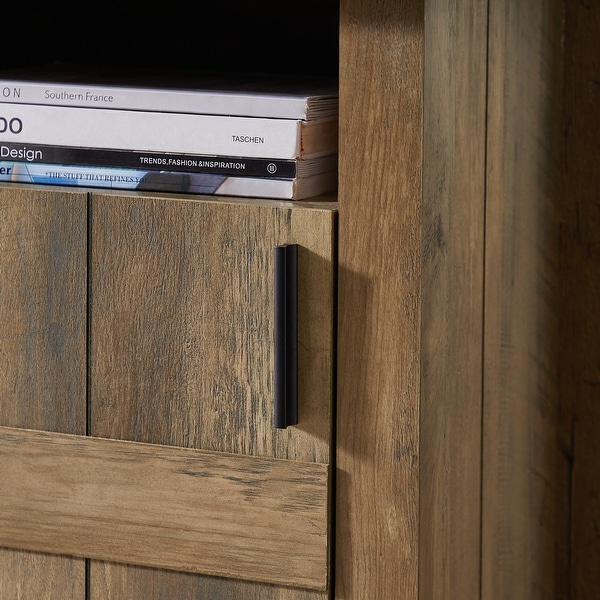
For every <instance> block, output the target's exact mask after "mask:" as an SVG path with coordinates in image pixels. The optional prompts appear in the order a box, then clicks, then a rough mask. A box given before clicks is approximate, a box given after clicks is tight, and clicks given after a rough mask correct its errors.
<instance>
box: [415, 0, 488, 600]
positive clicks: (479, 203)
mask: <svg viewBox="0 0 600 600" xmlns="http://www.w3.org/2000/svg"><path fill="white" fill-rule="evenodd" d="M425 14H426V19H425V32H424V35H425V48H424V64H423V78H424V91H423V106H424V108H423V112H424V114H423V283H422V310H423V316H422V355H421V360H422V376H421V377H422V378H421V411H420V488H419V491H420V504H419V506H420V511H419V512H420V515H419V522H420V528H419V545H420V551H419V566H418V571H419V598H423V599H436V598H457V599H463V598H464V599H466V598H478V597H479V591H480V584H481V577H480V560H481V418H482V386H483V381H482V363H483V356H482V342H481V340H482V336H483V280H484V273H483V259H484V239H485V236H484V210H485V134H486V70H487V60H486V59H487V49H486V47H487V4H486V3H482V2H478V1H474V2H464V1H462V0H461V1H460V2H458V1H457V2H445V1H439V0H430V1H428V2H426V3H425Z"/></svg>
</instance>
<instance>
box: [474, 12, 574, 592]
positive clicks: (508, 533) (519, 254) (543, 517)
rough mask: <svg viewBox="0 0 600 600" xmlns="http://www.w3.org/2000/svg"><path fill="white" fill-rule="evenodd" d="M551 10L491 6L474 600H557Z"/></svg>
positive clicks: (555, 47)
mask: <svg viewBox="0 0 600 600" xmlns="http://www.w3.org/2000/svg"><path fill="white" fill-rule="evenodd" d="M563 8H564V5H563V3H562V2H560V1H555V0H540V1H537V2H523V3H521V2H516V1H514V0H507V1H505V2H497V3H491V4H490V20H489V26H490V33H489V59H488V61H489V92H488V115H489V119H488V144H487V159H486V162H487V169H486V172H487V180H486V251H485V257H486V272H485V313H484V314H485V322H484V331H485V335H484V349H483V350H484V357H485V361H484V400H483V401H484V406H483V465H482V466H483V471H482V473H483V497H482V523H483V528H482V598H483V599H485V600H488V599H489V600H505V599H506V600H508V599H511V600H513V599H514V598H531V597H535V598H539V599H542V598H544V599H546V598H548V599H550V598H555V593H556V560H557V544H556V542H557V538H556V535H557V498H558V487H557V485H558V482H557V466H558V451H557V432H558V363H557V356H558V345H559V343H560V341H559V339H558V293H559V288H558V275H559V273H558V233H559V230H558V225H559V222H558V208H559V200H560V194H561V185H562V181H561V163H560V159H561V154H560V143H561V136H562V124H561V105H560V102H561V93H562V74H563V67H562V45H561V40H562V26H563V21H562V10H563Z"/></svg>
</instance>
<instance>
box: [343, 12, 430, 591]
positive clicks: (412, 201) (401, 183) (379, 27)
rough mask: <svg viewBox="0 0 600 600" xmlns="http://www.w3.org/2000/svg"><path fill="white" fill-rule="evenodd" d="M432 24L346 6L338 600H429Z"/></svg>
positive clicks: (412, 15) (418, 16)
mask: <svg viewBox="0 0 600 600" xmlns="http://www.w3.org/2000/svg"><path fill="white" fill-rule="evenodd" d="M423 19H424V15H423V3H422V2H420V1H416V0H414V1H413V0H409V1H408V2H401V3H399V2H395V1H393V0H370V1H366V2H365V1H363V0H342V2H341V3H340V53H341V57H342V58H341V61H340V185H339V211H340V234H339V268H340V273H339V360H338V368H339V377H338V429H337V483H336V490H337V498H336V500H337V512H336V523H337V540H336V548H337V553H336V555H337V560H336V590H335V594H336V597H337V598H340V599H342V598H343V599H350V598H352V599H361V600H362V599H364V598H398V597H401V598H403V599H404V598H405V599H416V598H417V594H418V581H417V578H418V575H417V574H418V552H419V469H420V464H419V402H420V369H421V362H420V352H421V345H420V339H421V334H420V328H421V283H422V281H421V198H422V183H421V180H422V126H423V115H422V86H423V79H422V68H423V65H422V57H423ZM400 573H401V578H400V579H399V574H400Z"/></svg>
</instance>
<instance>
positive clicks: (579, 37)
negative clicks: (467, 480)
mask: <svg viewBox="0 0 600 600" xmlns="http://www.w3.org/2000/svg"><path fill="white" fill-rule="evenodd" d="M565 6H566V15H565V16H566V27H565V67H566V68H565V114H566V117H567V122H566V124H565V192H564V198H563V202H562V211H561V216H562V220H563V226H562V230H561V231H562V236H561V263H560V265H561V284H562V311H561V316H562V322H561V334H560V338H561V341H562V343H561V354H560V367H561V368H560V371H559V373H560V391H561V409H562V411H561V419H560V423H561V437H560V439H561V449H562V452H563V457H562V458H563V465H562V467H563V468H562V470H561V480H560V488H561V489H562V490H563V493H562V494H561V515H562V517H563V518H562V526H563V530H562V531H563V534H562V536H561V538H560V542H561V546H560V550H561V565H560V570H559V575H558V584H559V590H558V594H557V597H560V598H577V599H581V600H586V599H590V600H591V599H593V598H595V597H596V596H597V595H598V589H599V587H600V570H599V569H598V565H599V564H600V538H599V537H598V535H597V520H598V515H599V514H600V469H599V466H600V436H599V435H598V432H599V431H600V403H599V402H598V389H599V384H600V309H599V304H598V298H599V297H600V212H599V211H598V198H599V197H600V170H599V169H598V159H599V157H600V113H599V111H598V108H599V107H600V60H599V58H600V3H598V2H567V3H566V5H565Z"/></svg>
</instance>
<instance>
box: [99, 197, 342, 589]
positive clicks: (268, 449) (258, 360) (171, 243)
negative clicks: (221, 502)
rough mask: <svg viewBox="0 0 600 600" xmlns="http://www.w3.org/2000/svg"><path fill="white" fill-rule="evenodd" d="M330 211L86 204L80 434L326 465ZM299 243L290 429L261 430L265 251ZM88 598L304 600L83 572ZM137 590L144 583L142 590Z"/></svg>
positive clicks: (231, 204) (267, 423)
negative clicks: (87, 321) (87, 359)
mask: <svg viewBox="0 0 600 600" xmlns="http://www.w3.org/2000/svg"><path fill="white" fill-rule="evenodd" d="M335 209H336V205H335V204H334V203H331V202H316V203H311V202H306V203H304V202H303V203H297V204H292V203H285V202H283V203H282V202H273V201H271V202H269V201H262V202H261V201H255V202H253V201H246V202H239V201H237V200H234V199H229V200H228V199H223V200H215V199H188V200H182V199H178V198H176V197H172V198H161V197H158V196H147V197H144V196H127V197H125V196H119V195H116V194H105V195H100V194H97V195H94V199H93V208H92V220H91V227H92V242H91V244H92V245H91V264H92V273H93V275H92V285H91V290H92V292H91V293H92V311H91V334H90V353H91V361H92V379H91V402H90V406H91V409H90V421H91V431H92V433H93V434H94V435H98V436H101V437H110V438H120V439H131V440H136V441H145V442H151V443H158V444H167V445H178V446H186V447H193V448H202V449H205V450H216V451H223V452H232V453H238V454H244V455H255V456H265V457H272V456H273V457H279V458H287V459H294V460H302V461H310V462H319V463H324V464H328V463H329V462H330V445H331V440H332V427H333V424H332V420H333V405H332V402H333V387H334V362H333V359H334V335H335V330H334V320H333V310H334V302H335V295H334V292H335V275H336V266H335V260H334V257H335V244H334V242H335V228H336V210H335ZM284 243H297V244H299V266H298V270H299V330H298V336H299V382H300V385H299V423H298V425H297V426H294V427H290V428H288V429H285V430H276V429H274V428H273V390H272V379H273V355H272V347H273V248H274V246H275V245H278V244H284ZM90 575H91V589H92V590H93V596H95V595H97V597H102V594H103V593H105V592H104V590H105V589H106V585H107V582H110V585H112V586H115V589H122V588H125V589H131V588H132V587H133V585H134V584H133V583H132V582H133V581H134V580H135V581H136V582H137V583H136V584H135V585H136V586H137V588H138V589H145V588H147V587H148V585H149V582H150V581H152V582H153V583H152V585H153V586H154V587H155V589H176V590H178V593H179V594H181V595H182V596H183V597H185V596H186V595H189V594H197V595H198V597H208V596H209V595H210V597H212V598H221V597H222V598H232V599H233V598H247V597H251V596H250V595H251V594H252V593H258V594H259V597H261V598H266V599H268V598H273V599H276V598H286V599H288V598H289V599H290V600H292V599H296V598H316V597H321V596H323V595H324V596H326V595H327V592H316V591H313V592H307V591H298V590H294V589H292V588H290V587H289V586H286V588H285V589H283V588H281V587H277V586H267V585H264V586H261V587H260V588H259V590H260V591H259V592H256V591H255V590H256V589H257V587H256V584H255V583H251V582H239V581H234V580H226V579H222V580H215V579H214V578H211V577H208V576H198V577H196V578H190V577H188V576H186V575H182V574H179V573H174V572H166V571H161V572H158V571H155V572H152V573H150V572H148V571H140V570H139V569H131V570H127V569H122V568H114V569H113V566H112V565H110V564H108V563H97V562H95V563H93V564H92V567H91V569H90ZM144 582H145V583H144Z"/></svg>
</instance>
